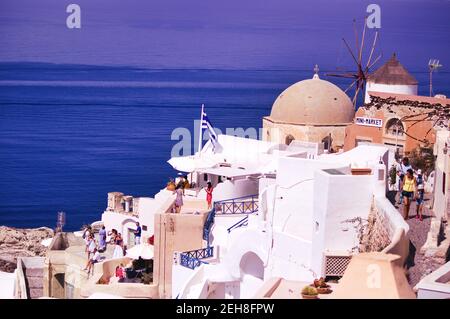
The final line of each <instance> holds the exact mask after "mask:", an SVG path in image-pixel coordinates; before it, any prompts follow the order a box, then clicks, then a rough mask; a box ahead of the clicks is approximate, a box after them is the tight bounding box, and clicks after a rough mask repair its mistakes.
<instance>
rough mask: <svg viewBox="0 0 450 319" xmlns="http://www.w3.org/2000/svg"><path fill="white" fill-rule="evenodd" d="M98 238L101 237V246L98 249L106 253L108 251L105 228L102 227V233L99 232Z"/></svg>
mask: <svg viewBox="0 0 450 319" xmlns="http://www.w3.org/2000/svg"><path fill="white" fill-rule="evenodd" d="M98 236H99V244H98V246H99V247H98V249H99V250H100V251H105V250H106V229H105V226H102V229H100V231H99V232H98Z"/></svg>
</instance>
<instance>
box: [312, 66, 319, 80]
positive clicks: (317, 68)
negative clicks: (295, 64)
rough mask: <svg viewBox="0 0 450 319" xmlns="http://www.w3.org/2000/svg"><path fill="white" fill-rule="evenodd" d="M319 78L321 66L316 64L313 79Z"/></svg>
mask: <svg viewBox="0 0 450 319" xmlns="http://www.w3.org/2000/svg"><path fill="white" fill-rule="evenodd" d="M318 78H319V66H318V65H317V64H316V65H315V66H314V76H313V79H318Z"/></svg>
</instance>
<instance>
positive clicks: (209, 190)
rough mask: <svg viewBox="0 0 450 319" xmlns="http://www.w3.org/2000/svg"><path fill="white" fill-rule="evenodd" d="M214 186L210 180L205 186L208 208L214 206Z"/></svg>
mask: <svg viewBox="0 0 450 319" xmlns="http://www.w3.org/2000/svg"><path fill="white" fill-rule="evenodd" d="M213 189H214V188H213V187H212V185H211V182H208V186H207V187H206V188H205V190H206V201H207V202H208V209H211V208H212V193H213Z"/></svg>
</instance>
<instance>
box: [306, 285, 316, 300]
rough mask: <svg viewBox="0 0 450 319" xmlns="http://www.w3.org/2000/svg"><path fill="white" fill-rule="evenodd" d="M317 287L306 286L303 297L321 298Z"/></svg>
mask: <svg viewBox="0 0 450 319" xmlns="http://www.w3.org/2000/svg"><path fill="white" fill-rule="evenodd" d="M318 294H319V293H318V292H317V289H316V288H314V287H311V286H306V287H304V288H303V289H302V297H303V299H319V297H318Z"/></svg>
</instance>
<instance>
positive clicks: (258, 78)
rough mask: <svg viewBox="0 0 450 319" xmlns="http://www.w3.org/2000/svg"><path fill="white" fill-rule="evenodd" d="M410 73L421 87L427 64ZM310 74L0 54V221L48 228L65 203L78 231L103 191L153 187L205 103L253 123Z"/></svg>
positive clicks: (217, 119) (214, 114)
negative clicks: (1, 57) (5, 58)
mask: <svg viewBox="0 0 450 319" xmlns="http://www.w3.org/2000/svg"><path fill="white" fill-rule="evenodd" d="M325 71H326V70H323V72H325ZM411 73H412V74H413V75H414V76H415V77H416V78H417V79H418V80H419V82H420V94H424V95H426V94H427V92H428V91H427V90H428V74H427V72H423V71H422V72H417V71H414V70H413V71H412V72H411ZM312 74H313V72H312V70H306V69H303V70H289V71H286V70H216V69H179V70H177V69H146V68H138V67H123V66H111V67H109V66H87V65H66V64H51V63H0V172H1V177H0V199H1V200H0V225H8V226H15V227H38V226H49V227H54V226H55V223H56V215H57V212H58V211H64V212H66V215H67V217H66V219H67V224H66V227H65V229H67V230H76V229H79V228H80V226H81V225H82V224H84V223H89V222H92V221H95V220H99V219H100V215H101V213H102V211H103V210H104V209H105V207H106V205H107V193H108V192H111V191H120V192H123V193H126V194H131V195H133V196H153V195H154V194H155V193H156V192H158V191H159V190H160V189H161V188H163V187H164V186H165V184H166V182H167V180H168V179H169V178H170V177H173V176H175V175H176V173H177V172H175V171H174V170H173V169H172V168H171V167H170V165H169V164H168V163H167V162H166V161H167V160H168V159H169V158H170V153H171V149H172V147H173V146H174V145H175V144H176V143H177V142H178V141H177V140H172V139H171V134H172V131H173V130H174V129H175V128H177V127H185V128H187V129H189V130H190V131H191V132H192V134H193V126H194V120H195V119H198V118H199V114H200V105H201V104H202V103H204V104H205V107H206V111H207V113H208V116H209V118H210V120H211V122H212V123H213V125H214V126H215V127H217V128H219V129H221V130H225V129H226V128H236V127H243V128H248V127H254V128H259V127H261V125H262V117H263V116H266V115H269V114H270V110H271V106H272V103H273V102H274V100H275V99H276V97H277V95H278V94H279V93H281V91H282V90H283V89H284V88H286V87H288V86H289V85H290V84H292V83H295V82H297V81H299V80H302V79H306V78H310V77H311V76H312ZM321 76H322V78H324V79H327V80H331V81H333V82H334V83H336V84H338V85H340V86H341V87H342V88H345V87H346V82H343V81H342V80H340V79H336V78H327V77H325V76H323V74H321ZM449 79H450V75H449V74H448V73H445V72H441V73H437V74H436V75H435V78H434V81H435V88H436V90H439V92H441V93H444V94H446V95H448V96H449V95H450V91H449V89H448V86H447V83H448V82H449ZM193 139H194V138H193V137H192V143H194V141H193Z"/></svg>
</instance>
